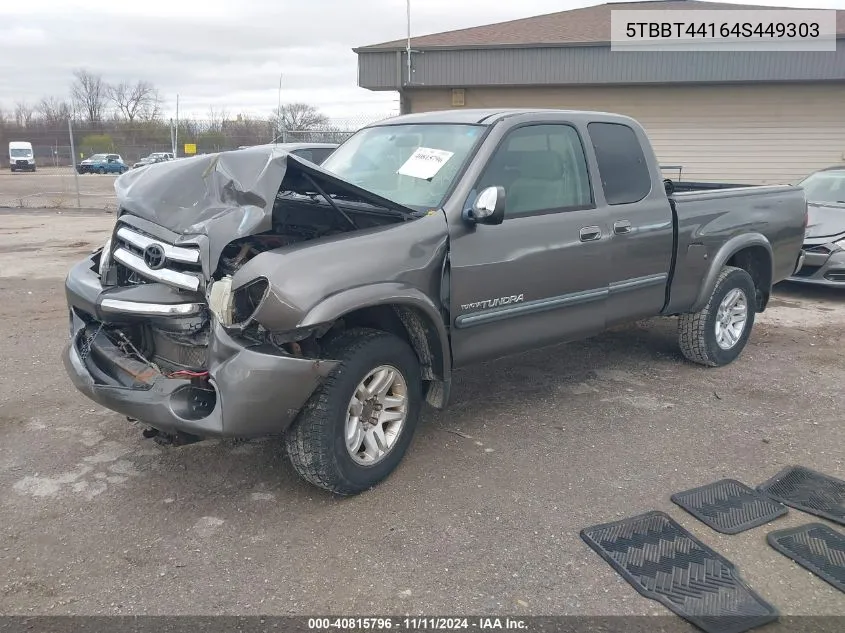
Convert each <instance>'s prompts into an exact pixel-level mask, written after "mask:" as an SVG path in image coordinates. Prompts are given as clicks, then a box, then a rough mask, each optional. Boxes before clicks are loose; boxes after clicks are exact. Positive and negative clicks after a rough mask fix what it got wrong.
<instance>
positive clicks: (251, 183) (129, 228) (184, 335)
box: [64, 146, 414, 437]
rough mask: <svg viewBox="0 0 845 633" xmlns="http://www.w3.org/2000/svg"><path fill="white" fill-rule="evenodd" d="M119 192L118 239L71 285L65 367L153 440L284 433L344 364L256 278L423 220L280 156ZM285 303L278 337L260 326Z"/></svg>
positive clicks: (148, 179) (269, 153)
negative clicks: (272, 259) (301, 251)
mask: <svg viewBox="0 0 845 633" xmlns="http://www.w3.org/2000/svg"><path fill="white" fill-rule="evenodd" d="M115 188H116V191H117V193H118V202H119V207H120V212H119V215H118V218H117V221H116V225H115V227H114V231H113V233H112V236H111V238H110V240H109V241H108V242H107V243H106V245H105V246H104V247H103V248H102V249H100V250H98V251H96V252H95V253H93V254H92V255H91V256H89V257H88V258H86V259H85V260H83V261H82V262H79V263H78V264H77V265H76V266H75V267H74V268H73V269H72V270H71V271H70V273H69V274H68V277H67V279H66V284H65V285H66V294H67V300H68V306H69V311H70V342H69V343H68V345H67V347H66V349H65V352H64V363H65V367H66V369H67V372H68V374H69V375H70V377H71V379H72V381H73V382H74V384H75V385H76V387H77V388H78V389H79V390H80V391H82V392H83V393H84V394H85V395H87V396H88V397H89V398H91V399H92V400H94V401H96V402H98V403H100V404H101V405H103V406H105V407H107V408H109V409H111V410H114V411H117V412H119V413H121V414H123V415H125V416H127V417H129V418H133V419H136V420H138V421H140V422H142V423H144V424H146V425H148V426H149V427H151V428H152V429H154V430H153V431H151V432H150V433H149V434H150V435H154V434H156V433H157V432H159V431H160V432H164V433H167V434H171V435H174V436H191V437H194V436H196V437H208V436H228V437H255V436H261V435H267V434H273V433H279V432H282V431H284V430H285V428H286V427H287V426H288V425H289V424H290V423H291V422H292V421H293V419H294V418H295V417H296V415H297V414H298V412H299V410H300V409H301V408H302V406H303V405H304V404H305V402H306V401H307V400H308V398H309V397H310V396H311V394H312V393H313V392H314V390H315V389H316V388H317V387H318V386H319V384H320V383H321V382H322V380H323V379H324V378H325V377H326V376H327V375H328V373H329V372H330V371H331V369H332V368H333V367H334V366H335V363H334V361H332V360H330V359H328V360H327V359H322V358H321V357H320V355H319V349H318V347H317V346H315V345H310V344H309V342H310V341H313V340H314V336H313V335H314V334H315V332H319V330H320V326H316V327H310V328H308V329H307V331H298V330H297V329H296V327H295V324H296V321H297V317H298V313H297V312H296V310H293V309H291V310H289V313H290V314H289V315H287V313H285V312H284V309H281V308H279V307H278V304H279V303H280V299H279V297H276V296H272V292H271V288H270V282H269V281H268V279H267V277H266V276H265V275H264V274H262V271H261V270H260V267H256V266H255V265H254V264H253V266H252V267H253V268H258V269H259V270H258V271H257V272H256V271H250V272H249V274H244V272H243V270H244V267H245V266H246V265H247V264H248V263H249V262H251V261H252V260H254V259H255V258H256V257H257V256H259V255H261V254H262V253H266V252H278V251H280V250H281V251H284V249H287V248H291V247H295V246H297V245H299V244H301V243H302V242H307V241H312V240H320V239H322V240H327V239H332V238H333V237H336V236H338V235H343V234H345V233H348V232H351V231H353V230H354V231H366V230H374V229H378V228H379V227H383V226H384V225H386V224H394V223H398V222H403V221H406V220H409V219H413V217H414V214H413V212H412V211H410V210H409V209H405V208H403V207H397V205H395V204H394V203H391V202H390V201H387V200H384V199H382V198H379V197H378V196H375V195H373V194H370V193H369V192H366V191H364V190H361V189H359V188H357V187H355V186H354V185H351V184H349V183H346V182H344V181H342V180H340V179H337V178H335V177H333V176H332V175H331V174H329V173H328V172H325V171H323V170H321V169H320V168H318V167H316V166H312V165H311V164H309V163H306V162H305V161H302V160H299V159H297V158H296V157H293V156H290V155H288V154H286V153H285V152H283V151H280V150H275V149H274V148H273V147H272V146H267V147H257V148H250V149H249V150H243V151H238V152H225V153H222V154H217V155H210V156H200V157H196V158H192V159H183V160H179V161H173V162H166V163H159V164H154V165H150V166H149V167H148V168H147V169H144V170H137V171H134V172H127V173H126V174H124V175H123V176H121V177H120V178H118V180H117V181H116V185H115ZM269 272H272V271H269ZM272 302H274V305H275V306H276V308H277V309H276V310H275V311H274V313H273V314H274V316H275V319H274V324H275V327H271V328H267V327H265V326H264V325H263V324H262V323H261V322H260V319H257V318H256V315H257V314H259V313H260V311H261V310H262V309H266V304H267V303H272ZM287 307H289V306H283V308H287ZM280 314H284V315H285V316H283V317H280V316H279V315H280ZM280 323H282V325H281V326H280V325H279V324H280ZM287 323H289V324H290V327H286V326H285V324H287ZM326 327H328V326H326ZM320 333H322V332H320Z"/></svg>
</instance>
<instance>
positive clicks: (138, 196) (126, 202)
mask: <svg viewBox="0 0 845 633" xmlns="http://www.w3.org/2000/svg"><path fill="white" fill-rule="evenodd" d="M309 179H310V180H309ZM283 180H284V181H285V189H286V190H289V191H294V192H297V193H309V192H314V191H315V187H314V186H313V183H312V182H311V180H313V181H314V182H316V183H317V184H318V185H319V186H320V188H321V189H322V190H323V191H324V192H325V193H327V194H341V195H345V196H351V197H353V198H357V199H360V200H362V201H364V202H369V203H371V204H375V205H378V206H382V207H385V208H388V209H392V210H394V211H399V212H401V213H403V214H407V215H411V214H413V213H414V211H413V210H412V209H409V208H407V207H404V206H401V205H399V204H397V203H395V202H392V201H390V200H387V199H386V198H382V197H381V196H378V195H376V194H374V193H372V192H369V191H367V190H365V189H361V188H360V187H357V186H355V185H353V184H351V183H348V182H346V181H345V180H342V179H340V178H338V177H337V176H335V175H333V174H331V173H330V172H327V171H325V170H324V169H321V168H320V167H318V166H317V165H314V164H313V163H310V162H308V161H306V160H304V159H301V158H299V157H297V156H294V155H292V154H288V153H287V152H286V151H284V150H282V149H279V148H277V147H276V146H274V145H259V146H256V147H250V148H247V149H243V150H232V151H226V152H220V153H216V154H203V155H200V156H195V157H192V158H180V159H176V160H172V161H164V162H160V163H151V164H150V165H148V166H146V168H145V169H139V170H134V171H128V172H126V173H125V174H123V175H122V176H120V177H119V178H117V179H116V180H115V184H114V188H115V193H116V194H117V202H118V208H120V209H121V210H123V211H127V212H129V213H132V214H133V215H137V216H140V217H142V218H144V219H146V220H149V221H151V222H154V223H155V224H157V225H159V226H162V227H164V228H167V229H169V230H171V231H173V232H175V233H180V234H182V235H185V234H193V235H197V234H199V235H207V234H208V233H209V230H210V226H211V225H212V224H217V223H216V222H213V221H215V220H218V219H223V218H226V221H225V222H223V223H222V224H225V225H226V226H227V227H237V230H236V231H235V234H233V235H229V236H227V237H228V239H230V240H234V239H236V238H238V237H243V236H246V235H252V234H255V233H260V232H263V231H267V230H269V229H270V228H272V215H273V205H274V203H275V199H276V194H277V193H278V191H279V188H280V187H281V185H282V181H283ZM231 216H235V217H231Z"/></svg>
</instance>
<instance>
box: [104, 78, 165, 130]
mask: <svg viewBox="0 0 845 633" xmlns="http://www.w3.org/2000/svg"><path fill="white" fill-rule="evenodd" d="M108 96H109V99H111V101H112V103H114V105H115V107H116V108H117V111H118V112H119V113H120V114H121V115H122V116H123V117H124V118H125V119H126V120H127V121H129V122H130V123H132V122H133V121H135V119H136V118H142V114H143V113H144V112H145V111H146V110H147V109H148V108H149V107H150V105H151V104H152V102H153V101H155V100H157V99H158V93H157V91H156V89H155V88H154V87H153V85H152V84H151V83H150V82H148V81H143V80H139V81H137V82H135V83H134V84H133V83H130V82H128V81H121V82H120V83H119V84H117V85H114V86H109V88H108Z"/></svg>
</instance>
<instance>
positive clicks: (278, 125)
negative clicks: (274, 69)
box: [276, 73, 284, 142]
mask: <svg viewBox="0 0 845 633" xmlns="http://www.w3.org/2000/svg"><path fill="white" fill-rule="evenodd" d="M281 135H282V73H279V96H278V105H277V106H276V141H277V142H278V140H279V137H280V136H281ZM282 142H284V139H282Z"/></svg>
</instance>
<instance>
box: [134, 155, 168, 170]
mask: <svg viewBox="0 0 845 633" xmlns="http://www.w3.org/2000/svg"><path fill="white" fill-rule="evenodd" d="M168 160H173V154H172V153H171V152H153V153H152V154H150V155H149V156H144V158H142V159H141V160H139V161H138V162H137V163H135V164H134V165H132V169H136V168H138V167H144V166H145V165H152V164H153V163H163V162H165V161H168Z"/></svg>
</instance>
